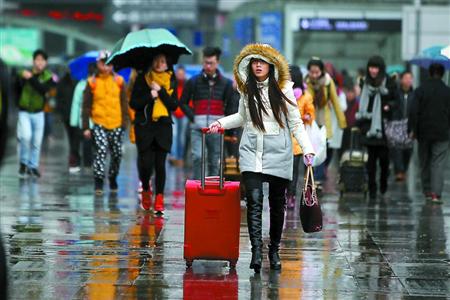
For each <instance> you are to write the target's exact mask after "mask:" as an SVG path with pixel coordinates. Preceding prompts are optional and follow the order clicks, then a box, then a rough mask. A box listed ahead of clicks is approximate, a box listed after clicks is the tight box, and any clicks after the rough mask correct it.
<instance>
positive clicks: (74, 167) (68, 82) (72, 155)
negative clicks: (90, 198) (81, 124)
mask: <svg viewBox="0 0 450 300" xmlns="http://www.w3.org/2000/svg"><path fill="white" fill-rule="evenodd" d="M74 89H75V82H74V80H73V79H72V77H71V75H70V70H68V69H67V70H66V72H65V73H64V75H63V77H62V78H60V80H59V82H58V84H57V86H56V99H57V100H56V111H57V112H58V114H59V116H60V118H61V121H62V123H63V125H64V128H65V129H66V134H67V141H68V142H69V172H70V173H77V172H79V171H80V153H79V151H78V149H76V148H75V147H76V143H77V140H79V139H80V129H79V128H77V127H72V126H70V113H71V108H72V100H73V93H74Z"/></svg>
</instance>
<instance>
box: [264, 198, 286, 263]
mask: <svg viewBox="0 0 450 300" xmlns="http://www.w3.org/2000/svg"><path fill="white" fill-rule="evenodd" d="M269 203H270V245H269V255H268V256H269V262H270V269H272V270H280V269H281V261H280V255H279V254H278V250H279V248H280V241H281V235H282V233H283V225H284V213H285V210H286V198H285V196H284V194H283V195H281V194H280V195H276V196H272V197H270V195H269Z"/></svg>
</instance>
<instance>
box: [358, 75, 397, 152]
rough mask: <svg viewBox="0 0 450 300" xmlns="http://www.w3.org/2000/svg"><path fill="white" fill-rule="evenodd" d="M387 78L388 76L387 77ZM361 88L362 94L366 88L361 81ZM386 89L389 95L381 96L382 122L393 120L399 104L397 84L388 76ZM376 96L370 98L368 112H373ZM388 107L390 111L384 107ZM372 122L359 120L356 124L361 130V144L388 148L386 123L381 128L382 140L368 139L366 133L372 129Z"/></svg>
mask: <svg viewBox="0 0 450 300" xmlns="http://www.w3.org/2000/svg"><path fill="white" fill-rule="evenodd" d="M386 76H387V75H386ZM360 86H361V93H362V89H363V86H364V81H363V80H361V82H360ZM386 88H387V89H388V91H389V92H388V93H387V94H386V95H382V96H381V114H382V116H381V118H382V120H391V119H392V109H393V108H394V107H396V105H397V102H398V100H397V99H398V94H397V84H396V83H395V80H394V79H392V78H390V77H389V76H387V78H386ZM374 99H375V96H374V95H373V96H370V98H369V106H368V108H367V111H368V112H371V111H372V108H373V103H374ZM385 106H388V107H389V109H388V110H385V109H384V107H385ZM370 124H371V121H370V120H358V121H357V122H356V125H357V126H358V127H359V128H360V129H361V143H362V144H364V145H367V146H386V145H387V141H386V136H385V134H384V122H382V124H381V126H382V128H383V137H382V138H376V137H370V138H369V137H367V136H366V133H367V132H368V131H369V129H370Z"/></svg>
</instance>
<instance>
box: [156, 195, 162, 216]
mask: <svg viewBox="0 0 450 300" xmlns="http://www.w3.org/2000/svg"><path fill="white" fill-rule="evenodd" d="M154 210H155V212H156V213H160V214H162V213H163V212H164V195H163V194H157V195H156V198H155V208H154Z"/></svg>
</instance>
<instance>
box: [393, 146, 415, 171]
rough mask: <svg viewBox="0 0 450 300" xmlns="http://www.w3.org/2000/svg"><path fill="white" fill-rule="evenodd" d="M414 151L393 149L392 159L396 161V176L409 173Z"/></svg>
mask: <svg viewBox="0 0 450 300" xmlns="http://www.w3.org/2000/svg"><path fill="white" fill-rule="evenodd" d="M412 152H413V150H412V149H395V148H394V149H391V157H392V159H393V160H394V171H395V173H396V174H398V173H400V172H402V173H405V172H406V171H408V165H409V161H410V159H411V155H412Z"/></svg>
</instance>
